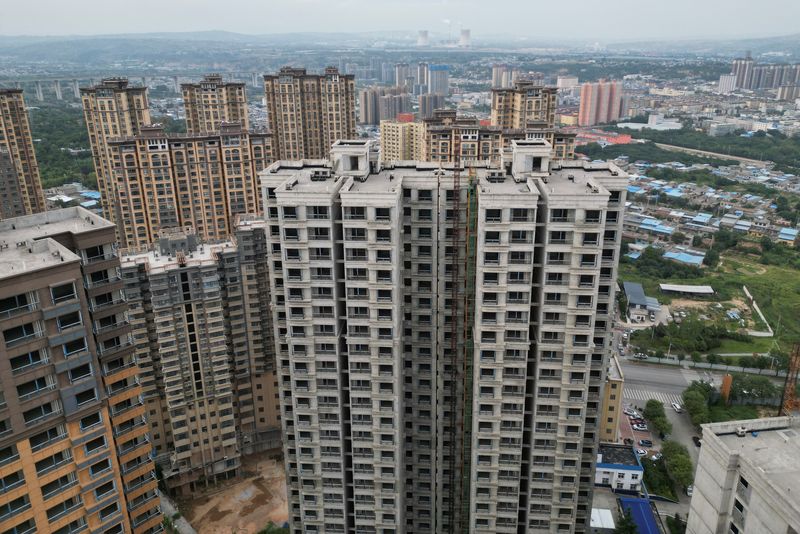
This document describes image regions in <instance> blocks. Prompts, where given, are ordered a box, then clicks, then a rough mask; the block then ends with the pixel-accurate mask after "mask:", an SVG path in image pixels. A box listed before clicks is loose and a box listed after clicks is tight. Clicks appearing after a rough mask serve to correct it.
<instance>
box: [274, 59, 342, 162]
mask: <svg viewBox="0 0 800 534" xmlns="http://www.w3.org/2000/svg"><path fill="white" fill-rule="evenodd" d="M264 91H265V94H266V102H267V120H268V124H269V129H270V130H271V133H272V135H273V136H274V137H273V139H274V153H275V156H276V159H303V158H312V159H319V158H324V157H327V154H328V152H329V151H330V148H331V146H332V145H333V143H335V142H336V141H337V140H339V139H353V138H354V137H355V136H356V94H355V78H354V77H353V76H352V75H350V74H340V73H339V70H338V69H337V68H335V67H327V68H326V69H325V72H324V73H323V74H308V73H307V72H306V69H296V68H292V67H284V68H282V69H281V70H280V71H278V73H276V74H266V75H264Z"/></svg>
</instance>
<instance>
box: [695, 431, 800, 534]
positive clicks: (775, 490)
mask: <svg viewBox="0 0 800 534" xmlns="http://www.w3.org/2000/svg"><path fill="white" fill-rule="evenodd" d="M798 454H800V421H799V420H798V419H797V418H796V417H773V418H767V419H752V420H748V421H730V422H727V423H713V424H707V425H703V446H702V447H701V448H700V458H699V460H698V465H697V472H696V474H695V481H694V493H693V495H692V504H691V509H690V511H689V518H688V523H687V532H692V533H693V534H728V533H732V534H739V533H745V532H748V533H749V532H780V533H784V532H786V533H787V534H794V533H796V532H798V528H799V526H800V499H798V495H800V467H798V462H797V458H798ZM792 491H794V493H792Z"/></svg>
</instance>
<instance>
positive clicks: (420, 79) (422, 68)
mask: <svg viewBox="0 0 800 534" xmlns="http://www.w3.org/2000/svg"><path fill="white" fill-rule="evenodd" d="M417 83H418V84H420V85H427V84H428V64H427V63H424V62H419V63H417Z"/></svg>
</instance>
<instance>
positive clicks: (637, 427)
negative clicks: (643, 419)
mask: <svg viewBox="0 0 800 534" xmlns="http://www.w3.org/2000/svg"><path fill="white" fill-rule="evenodd" d="M633 429H634V430H638V431H639V432H647V425H642V424H639V425H633ZM698 446H699V445H698Z"/></svg>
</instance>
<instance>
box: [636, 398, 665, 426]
mask: <svg viewBox="0 0 800 534" xmlns="http://www.w3.org/2000/svg"><path fill="white" fill-rule="evenodd" d="M642 415H644V418H645V419H647V420H649V421H653V420H655V419H658V418H660V417H666V414H665V413H664V405H663V404H661V402H659V401H657V400H655V399H650V400H648V401H647V404H645V405H644V411H643V412H642Z"/></svg>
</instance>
